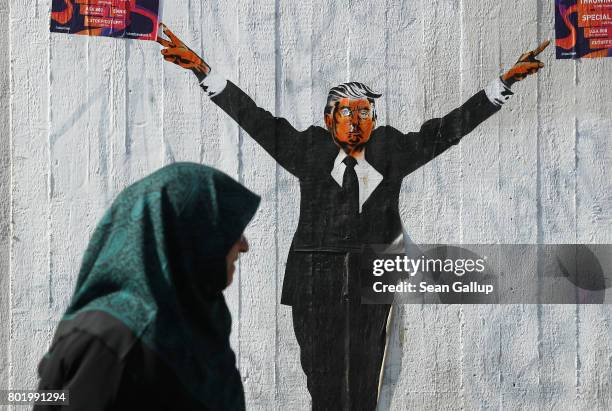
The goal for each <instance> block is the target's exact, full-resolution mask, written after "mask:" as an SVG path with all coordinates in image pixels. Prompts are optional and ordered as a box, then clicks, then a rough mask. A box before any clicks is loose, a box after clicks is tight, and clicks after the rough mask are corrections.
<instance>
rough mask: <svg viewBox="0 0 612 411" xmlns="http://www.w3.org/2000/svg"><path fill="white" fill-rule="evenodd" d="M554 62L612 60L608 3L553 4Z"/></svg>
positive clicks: (573, 0)
mask: <svg viewBox="0 0 612 411" xmlns="http://www.w3.org/2000/svg"><path fill="white" fill-rule="evenodd" d="M555 29H556V30H555V31H556V46H557V58H558V59H576V58H581V57H584V58H597V57H612V0H555Z"/></svg>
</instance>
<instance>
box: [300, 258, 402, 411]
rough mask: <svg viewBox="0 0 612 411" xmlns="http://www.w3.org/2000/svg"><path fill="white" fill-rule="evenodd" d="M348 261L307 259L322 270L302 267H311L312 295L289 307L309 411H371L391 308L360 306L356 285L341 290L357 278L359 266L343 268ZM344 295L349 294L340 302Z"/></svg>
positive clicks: (353, 265)
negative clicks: (306, 386) (308, 393)
mask: <svg viewBox="0 0 612 411" xmlns="http://www.w3.org/2000/svg"><path fill="white" fill-rule="evenodd" d="M313 257H314V258H313ZM352 257H353V256H349V257H348V258H347V255H346V254H345V255H344V256H342V255H340V256H338V255H336V256H329V255H328V256H323V255H320V254H319V255H316V254H315V255H313V254H310V255H309V258H308V260H310V261H309V262H315V261H316V262H317V263H321V264H315V265H311V264H304V265H303V266H302V268H306V267H305V266H310V267H308V268H309V270H305V271H306V272H308V271H310V273H311V275H309V276H307V277H309V278H308V279H306V278H305V282H308V283H310V287H308V288H309V289H310V290H309V291H311V292H310V293H309V295H308V298H302V299H300V301H299V303H297V304H293V305H292V315H293V328H294V331H295V336H296V339H297V342H298V344H299V346H300V361H301V364H302V369H303V370H304V373H305V374H306V378H307V384H308V391H309V392H310V395H311V398H312V409H313V411H322V410H333V411H340V410H344V411H348V410H351V411H352V410H359V411H374V410H375V408H376V400H377V396H378V383H379V377H380V371H381V366H382V360H383V355H384V350H385V342H386V324H387V317H388V315H389V309H390V307H391V306H390V305H367V304H361V301H360V298H359V295H358V291H357V289H358V285H356V284H346V282H348V283H351V282H353V281H352V280H351V279H353V280H355V279H356V278H357V277H358V267H359V265H358V264H346V262H347V261H349V260H351V263H352V261H356V260H354V259H353V258H352ZM313 260H314V261H313ZM317 260H321V261H317ZM302 262H303V263H306V261H304V260H303V261H302ZM317 267H320V268H317ZM347 280H348V281H347ZM343 282H345V285H344V286H343V284H342V283H343ZM343 289H344V290H345V291H350V293H345V294H344V297H343V292H342V290H343ZM330 291H332V292H331V293H330ZM332 295H333V297H334V298H330V297H331V296H332ZM336 296H337V297H336Z"/></svg>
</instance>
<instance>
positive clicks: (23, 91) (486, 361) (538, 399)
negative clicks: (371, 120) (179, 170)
mask: <svg viewBox="0 0 612 411" xmlns="http://www.w3.org/2000/svg"><path fill="white" fill-rule="evenodd" d="M165 3H166V4H165V10H164V21H165V22H166V23H167V24H168V25H169V26H170V27H171V28H172V29H173V30H174V31H175V32H176V33H177V34H178V35H180V36H182V38H183V39H184V40H185V41H186V43H187V44H189V45H191V46H192V47H193V48H194V49H195V50H197V51H202V55H203V56H204V57H205V58H206V59H207V60H208V61H209V62H210V63H211V65H212V66H213V69H214V70H216V71H218V72H220V73H223V74H225V75H226V76H227V77H228V78H230V79H231V80H233V81H234V82H236V83H237V84H239V85H240V86H241V87H242V88H243V89H245V90H246V91H248V93H249V94H250V95H251V96H252V97H253V98H254V99H255V100H256V101H257V102H258V103H259V104H260V105H261V106H263V107H265V108H267V109H269V110H271V111H273V112H275V113H276V114H277V115H279V116H284V117H286V118H288V119H289V120H290V121H291V122H292V123H293V124H294V125H295V126H296V127H297V128H299V129H304V128H306V127H307V126H309V125H310V124H313V123H315V124H320V125H322V109H323V105H324V101H325V97H326V93H327V90H328V89H329V87H331V86H333V85H335V84H337V83H340V82H343V81H348V80H357V81H362V82H365V83H367V84H370V85H371V86H372V87H373V88H375V89H376V90H380V91H382V92H383V93H384V97H383V101H382V105H380V106H379V107H380V108H379V123H380V124H385V123H386V124H391V125H394V126H395V127H397V128H399V129H401V130H404V131H409V130H415V129H418V127H419V126H420V124H421V123H422V122H423V121H424V120H426V119H428V118H431V117H433V116H439V115H442V114H445V112H447V111H449V110H450V109H452V108H454V107H456V106H457V105H459V104H460V103H461V102H462V101H463V100H465V99H466V98H468V97H469V96H470V95H472V94H473V93H474V92H476V91H477V90H479V89H481V88H482V87H483V86H484V85H485V84H486V83H487V82H488V81H489V80H491V79H492V78H494V77H495V76H497V75H499V74H501V71H502V69H503V68H506V67H508V66H510V65H511V64H512V63H513V62H514V61H515V60H516V59H517V57H518V56H519V55H520V54H521V52H523V51H525V50H527V49H530V48H533V47H535V46H536V45H537V44H538V43H539V42H540V41H541V40H543V39H546V38H553V37H554V31H553V26H554V10H553V2H552V1H550V0H537V1H536V0H481V1H471V0H432V1H424V0H416V1H400V0H394V1H392V0H372V1H366V0H350V1H349V0H333V1H332V0H300V1H289V0H263V1H262V0H260V1H255V0H239V1H211V2H209V1H171V0H167V1H166V2H165ZM8 6H9V1H8V0H2V1H0V12H1V17H0V22H2V23H4V24H2V27H5V28H6V30H7V32H8V34H9V42H8V43H6V42H2V43H0V52H1V53H2V55H3V56H6V54H7V52H8V50H7V49H10V96H8V93H7V90H8V89H7V82H8V81H9V77H8V75H9V72H7V66H8V61H7V59H6V57H4V58H2V59H0V65H1V66H0V94H1V97H2V99H1V102H0V108H1V109H2V114H1V117H0V272H1V276H0V346H1V349H0V388H6V387H12V388H16V389H18V388H21V389H24V388H33V387H35V385H36V365H37V363H38V360H39V359H40V357H41V356H42V354H43V353H44V352H45V350H46V349H47V345H48V343H49V342H50V339H51V337H52V333H53V330H54V327H55V325H56V322H57V320H58V318H59V317H60V316H61V314H62V312H63V309H64V308H65V306H66V304H67V302H68V299H69V297H70V293H71V292H72V286H73V283H74V281H75V279H76V273H77V271H78V268H79V263H80V258H81V255H82V253H83V251H84V249H85V246H86V243H87V240H88V237H89V235H90V233H91V231H92V229H93V227H94V226H95V224H96V222H97V220H98V219H99V218H100V217H101V215H102V213H103V212H104V209H105V207H107V206H108V205H109V203H110V202H111V201H112V199H113V197H114V196H115V195H116V194H117V193H118V192H119V191H120V190H121V189H122V188H124V187H125V186H126V185H128V184H130V183H131V182H133V181H135V180H137V179H139V178H141V177H143V176H145V175H146V174H148V173H150V172H152V171H153V170H155V169H156V168H158V167H160V166H162V165H164V164H167V163H168V162H171V161H173V160H177V161H178V160H191V161H198V162H203V163H207V164H210V165H213V166H216V167H218V168H220V169H222V170H224V171H226V172H227V173H229V174H231V175H233V176H234V177H235V178H237V179H239V180H240V181H241V182H243V183H244V184H245V185H247V186H248V187H250V188H251V189H253V190H254V191H256V192H258V193H260V194H261V195H262V197H263V201H262V205H261V208H260V210H259V212H258V214H257V217H256V218H255V220H254V221H253V223H252V224H251V226H250V228H249V230H248V232H247V235H248V238H249V239H250V241H251V245H252V252H250V253H249V254H248V255H247V256H246V257H245V258H243V260H242V263H241V268H240V274H239V276H238V278H237V281H236V282H235V284H234V285H233V286H232V287H231V289H230V290H229V291H228V292H227V298H228V301H229V304H230V306H231V309H232V314H233V317H234V330H233V334H232V344H233V346H234V348H235V350H236V353H237V356H238V361H239V366H240V370H241V373H242V376H243V380H244V386H245V390H246V398H247V404H248V408H249V409H257V410H269V409H278V410H288V409H289V410H294V409H295V410H301V409H308V406H309V397H308V392H307V390H306V388H305V377H304V375H303V373H302V371H301V368H300V364H299V357H298V346H297V343H296V341H295V337H294V335H293V328H292V322H291V312H290V309H289V308H288V307H285V306H281V305H279V300H280V290H281V286H282V273H283V271H284V265H285V258H286V255H287V252H288V248H289V244H290V240H291V238H292V235H293V231H294V229H295V227H296V225H297V217H298V204H299V190H298V184H297V181H296V179H295V178H293V177H292V176H291V175H289V174H288V173H287V172H286V171H284V170H283V169H281V168H280V167H279V166H277V165H276V164H275V163H274V161H273V160H272V159H271V158H270V157H269V156H268V155H267V154H266V153H265V152H264V151H263V150H262V149H261V148H260V147H258V146H257V145H256V144H255V143H254V142H253V141H252V140H251V139H250V137H249V136H248V135H246V134H245V133H244V132H242V131H241V130H239V129H238V127H237V126H236V125H235V124H234V123H233V122H232V121H231V120H229V119H228V117H227V116H226V115H225V114H224V113H222V112H221V110H219V109H218V108H217V107H216V106H215V105H214V104H212V103H210V102H209V101H207V98H206V97H205V96H204V95H203V93H201V92H200V90H199V89H198V88H197V84H196V82H195V80H194V78H193V77H192V76H191V75H189V74H188V73H186V72H184V71H183V70H181V69H179V68H177V67H175V66H173V65H170V64H168V63H164V62H163V60H162V59H161V58H160V55H159V47H158V45H157V44H156V43H152V42H136V41H122V40H112V39H100V38H87V37H81V36H66V35H62V34H50V33H49V32H48V24H49V22H48V19H49V7H50V2H49V1H41V0H20V1H18V2H16V1H15V2H10V10H9V11H8V12H7V7H8ZM7 20H8V21H7ZM553 56H554V51H553V50H552V47H550V49H549V50H547V51H546V52H545V53H543V55H542V59H543V60H544V61H545V62H546V64H547V67H546V68H545V69H544V70H543V71H542V73H541V74H540V75H539V76H538V77H537V78H530V79H528V80H526V81H524V82H523V83H521V84H518V85H516V86H515V91H516V96H515V97H514V98H513V100H512V101H511V102H510V103H508V104H507V106H506V107H504V108H503V110H502V112H501V113H499V114H497V115H496V116H495V117H493V118H491V119H490V120H488V121H487V123H486V125H484V126H483V127H480V128H479V129H478V130H476V131H475V132H474V133H473V134H471V135H470V136H469V137H467V138H466V139H465V140H464V141H462V142H461V144H459V145H458V146H457V147H455V148H453V149H452V150H451V151H449V152H447V153H445V154H444V155H443V156H441V157H439V158H438V159H437V160H436V161H434V162H432V163H430V164H428V165H427V166H425V167H423V168H421V169H420V170H418V171H416V172H415V173H413V174H412V175H410V176H409V177H408V178H406V180H405V182H404V185H403V191H402V196H401V199H400V207H401V212H402V217H403V220H404V223H405V225H406V227H407V228H408V231H409V234H410V235H411V237H412V238H413V240H414V241H415V242H421V243H428V242H429V243H432V242H464V243H490V242H493V243H496V242H499V243H538V242H539V243H555V242H560V243H573V242H579V243H581V242H582V243H610V242H612V179H611V178H610V176H609V172H608V170H609V169H611V168H612V140H611V139H610V137H611V134H612V116H611V114H612V82H611V81H610V79H611V78H612V59H607V60H604V59H600V60H593V61H588V60H583V61H576V62H573V61H556V60H554V57H553ZM9 97H10V99H9ZM8 129H10V134H9V133H8V132H7V130H8ZM9 141H10V142H12V143H11V144H10V145H9ZM9 165H10V166H9ZM9 196H10V197H9ZM9 198H10V201H9ZM9 213H10V214H9ZM9 221H10V222H12V224H10V230H11V231H10V233H9V232H8V227H9ZM9 254H10V261H9V260H8V258H7V256H8V255H9ZM9 262H10V266H9ZM5 273H8V275H5ZM8 290H10V297H9V293H8ZM611 314H612V308H610V307H609V306H571V305H566V306H552V305H545V306H536V305H525V306H521V305H512V306H510V305H506V306H442V305H440V306H425V307H420V306H400V307H396V310H395V316H394V321H393V323H392V324H391V332H392V339H391V344H390V348H389V352H388V358H387V360H388V361H387V364H386V372H385V375H386V378H385V383H384V386H383V391H382V397H381V402H382V407H381V409H393V410H404V409H432V410H433V409H449V410H450V409H509V410H515V409H555V410H557V409H567V410H575V409H584V410H593V409H602V410H603V409H610V408H612V349H611V348H610V347H611V346H612V328H611V324H610V323H611V321H612V316H611Z"/></svg>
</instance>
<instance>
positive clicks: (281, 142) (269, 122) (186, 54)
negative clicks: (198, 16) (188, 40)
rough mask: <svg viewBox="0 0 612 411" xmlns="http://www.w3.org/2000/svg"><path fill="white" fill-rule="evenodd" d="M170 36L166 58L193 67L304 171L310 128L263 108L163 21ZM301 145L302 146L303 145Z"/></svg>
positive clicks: (245, 122) (240, 117)
mask: <svg viewBox="0 0 612 411" xmlns="http://www.w3.org/2000/svg"><path fill="white" fill-rule="evenodd" d="M161 29H162V30H163V32H164V34H166V35H167V36H168V39H163V38H161V37H158V39H157V42H158V43H160V44H161V45H162V46H164V49H162V51H161V54H162V55H163V56H164V59H165V60H166V61H169V62H172V63H175V64H177V65H179V66H181V67H183V68H186V69H188V70H191V71H192V72H193V73H194V74H195V75H196V77H197V78H198V81H199V82H200V86H201V87H202V89H203V90H204V91H205V92H206V93H207V94H208V96H209V97H211V100H212V101H213V102H214V103H215V104H217V105H218V106H219V107H221V108H222V109H223V110H224V111H225V112H226V113H227V114H228V115H229V116H230V117H231V118H232V119H234V120H235V121H236V122H237V123H238V125H239V126H240V127H241V128H242V129H244V131H246V132H247V133H248V134H249V135H250V136H251V137H252V138H253V139H254V140H255V141H257V143H258V144H259V145H261V146H262V147H263V148H264V150H266V151H267V152H268V153H269V154H270V155H271V156H272V157H273V158H274V159H275V160H276V161H277V162H278V163H279V164H280V165H281V166H282V167H283V168H285V169H286V170H287V171H289V172H290V173H292V174H294V175H299V174H300V167H301V165H302V164H303V162H302V154H303V144H304V142H303V140H304V137H305V135H306V134H307V133H308V131H303V132H301V131H298V130H296V129H295V128H294V127H293V126H292V125H291V124H290V123H289V122H288V121H287V120H286V119H284V118H279V117H275V116H273V115H272V114H271V113H270V112H268V111H266V110H264V109H262V108H260V107H258V106H257V104H255V102H254V101H253V100H252V99H251V98H250V97H249V96H248V95H247V94H246V93H245V92H244V91H242V90H241V89H240V88H238V87H237V86H236V85H235V84H233V83H232V82H230V81H227V80H226V79H225V78H223V77H222V76H220V75H219V74H217V73H214V72H213V70H212V69H211V67H210V66H209V65H208V64H207V63H206V62H205V61H204V60H203V59H202V58H201V57H200V56H198V55H197V54H196V53H195V52H194V51H193V50H191V49H190V48H189V47H187V46H186V45H185V43H183V42H182V41H181V40H180V39H179V38H178V37H177V36H176V35H175V34H174V33H172V31H170V29H168V28H167V27H166V26H165V25H163V24H162V25H161ZM300 148H301V149H300Z"/></svg>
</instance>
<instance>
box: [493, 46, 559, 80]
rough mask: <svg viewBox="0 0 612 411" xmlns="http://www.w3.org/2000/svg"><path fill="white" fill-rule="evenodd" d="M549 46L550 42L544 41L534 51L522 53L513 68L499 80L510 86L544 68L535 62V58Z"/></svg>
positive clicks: (537, 61)
mask: <svg viewBox="0 0 612 411" xmlns="http://www.w3.org/2000/svg"><path fill="white" fill-rule="evenodd" d="M549 44H550V40H546V41H544V42H543V43H542V44H540V45H539V46H538V48H536V49H535V50H532V51H528V52H527V53H523V54H522V55H521V57H519V59H518V61H517V62H516V63H515V64H514V66H513V67H512V68H511V69H510V70H508V71H507V72H505V73H504V74H503V75H502V76H501V79H502V80H503V81H504V82H506V84H508V85H512V84H514V83H516V82H517V81H521V80H523V79H524V78H525V77H527V76H528V75H530V74H534V73H537V72H538V70H539V69H541V68H542V67H544V63H542V62H541V61H540V60H537V59H536V56H537V55H538V54H540V53H541V52H542V51H544V49H545V48H546V47H548V45H549Z"/></svg>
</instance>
